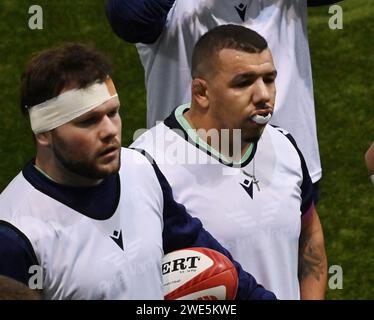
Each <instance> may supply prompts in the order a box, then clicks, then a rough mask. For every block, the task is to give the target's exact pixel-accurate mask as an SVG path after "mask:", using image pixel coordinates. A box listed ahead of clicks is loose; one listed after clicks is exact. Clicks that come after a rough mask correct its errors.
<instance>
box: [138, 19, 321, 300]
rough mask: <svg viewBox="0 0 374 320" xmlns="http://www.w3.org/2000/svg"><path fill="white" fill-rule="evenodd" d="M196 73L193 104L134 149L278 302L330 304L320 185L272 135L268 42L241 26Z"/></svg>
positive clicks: (272, 72)
mask: <svg viewBox="0 0 374 320" xmlns="http://www.w3.org/2000/svg"><path fill="white" fill-rule="evenodd" d="M191 68H192V75H193V81H192V87H191V94H192V101H191V103H188V104H185V105H181V106H179V107H177V108H176V109H175V110H174V111H173V112H172V114H171V115H170V116H169V117H168V118H167V119H166V120H165V121H164V122H162V123H160V124H158V125H156V126H155V127H153V128H152V129H150V130H149V131H148V132H146V133H145V134H143V135H142V136H140V137H139V138H138V140H136V141H135V142H134V144H133V147H135V148H138V149H143V150H145V151H146V152H147V153H149V154H150V156H151V157H152V158H154V159H155V162H156V163H157V165H158V166H159V168H160V170H161V171H162V173H163V174H164V175H165V177H166V179H167V180H168V182H169V183H170V185H171V187H172V189H173V194H174V196H175V199H176V200H177V201H178V202H180V203H181V204H183V205H184V207H185V208H186V209H187V212H188V213H190V214H191V215H192V216H194V217H197V218H199V219H200V220H201V221H202V223H203V225H204V227H205V228H206V229H207V231H209V232H210V233H211V234H212V236H213V237H215V238H216V239H217V240H218V241H219V242H220V243H222V244H224V245H225V246H226V247H227V248H228V250H229V251H230V252H231V253H232V255H233V256H234V257H235V259H237V260H238V262H239V263H241V264H242V266H243V268H244V269H246V270H247V271H249V272H250V273H251V274H252V275H254V277H255V278H256V279H257V280H258V281H259V282H260V283H261V284H262V285H264V286H265V288H267V289H269V290H271V291H273V292H274V293H275V295H276V296H277V297H278V298H279V299H300V298H302V299H323V298H324V292H325V286H326V279H327V261H326V254H325V249H324V240H323V232H322V227H321V224H320V221H319V218H318V214H317V212H316V210H315V208H314V203H313V198H312V195H313V188H312V181H311V179H310V176H309V173H308V170H307V168H306V164H305V161H304V158H303V156H302V154H301V152H300V151H299V150H298V148H297V146H296V143H295V141H294V140H293V138H292V137H291V136H290V135H289V134H288V133H287V132H285V131H284V130H282V129H279V128H275V127H273V126H270V125H267V122H268V121H269V119H270V116H271V115H272V114H273V111H274V103H275V93H276V90H275V78H276V75H277V71H276V69H275V67H274V63H273V58H272V54H271V52H270V49H269V48H268V46H267V42H266V40H265V39H264V38H263V37H261V36H260V35H259V34H258V33H256V32H255V31H252V30H251V29H249V28H246V27H242V26H235V25H223V26H220V27H216V28H213V29H211V30H210V31H208V32H207V33H206V34H205V35H203V36H202V37H201V38H200V39H199V40H198V42H197V44H196V46H195V48H194V50H193V54H192V66H191ZM171 228H172V227H171Z"/></svg>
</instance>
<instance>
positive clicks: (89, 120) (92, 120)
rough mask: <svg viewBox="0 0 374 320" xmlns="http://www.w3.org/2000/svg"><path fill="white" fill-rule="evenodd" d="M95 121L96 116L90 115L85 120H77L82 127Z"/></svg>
mask: <svg viewBox="0 0 374 320" xmlns="http://www.w3.org/2000/svg"><path fill="white" fill-rule="evenodd" d="M96 121H97V118H96V117H91V118H88V119H85V120H82V121H80V122H78V125H80V126H83V127H87V126H90V125H93V124H95V123H96Z"/></svg>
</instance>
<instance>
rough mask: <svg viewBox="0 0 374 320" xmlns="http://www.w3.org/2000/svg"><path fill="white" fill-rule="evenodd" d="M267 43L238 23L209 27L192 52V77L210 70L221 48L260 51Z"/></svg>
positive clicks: (250, 51)
mask: <svg viewBox="0 0 374 320" xmlns="http://www.w3.org/2000/svg"><path fill="white" fill-rule="evenodd" d="M267 47H268V43H267V42H266V40H265V39H264V38H263V37H262V36H260V35H259V34H258V33H257V32H255V31H253V30H251V29H249V28H246V27H242V26H238V25H233V24H226V25H222V26H219V27H216V28H213V29H211V30H210V31H208V32H207V33H205V34H204V35H203V36H202V37H201V38H200V39H199V40H198V41H197V43H196V45H195V47H194V50H193V53H192V67H191V75H192V78H196V77H199V76H201V75H202V73H203V72H207V71H208V72H211V71H213V70H214V67H215V58H216V56H217V55H218V53H219V52H220V51H221V50H222V49H234V50H238V51H244V52H248V53H261V52H262V51H263V50H265V49H267Z"/></svg>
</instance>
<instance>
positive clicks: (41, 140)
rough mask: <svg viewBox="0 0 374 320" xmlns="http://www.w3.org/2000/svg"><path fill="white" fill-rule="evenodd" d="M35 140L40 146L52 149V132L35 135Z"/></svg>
mask: <svg viewBox="0 0 374 320" xmlns="http://www.w3.org/2000/svg"><path fill="white" fill-rule="evenodd" d="M35 140H36V142H37V144H38V145H40V146H42V147H50V146H51V145H52V134H51V131H47V132H43V133H37V134H36V135H35Z"/></svg>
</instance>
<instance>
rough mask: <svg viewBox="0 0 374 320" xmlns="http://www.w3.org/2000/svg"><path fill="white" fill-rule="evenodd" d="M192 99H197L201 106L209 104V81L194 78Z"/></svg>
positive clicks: (204, 106) (205, 106)
mask: <svg viewBox="0 0 374 320" xmlns="http://www.w3.org/2000/svg"><path fill="white" fill-rule="evenodd" d="M191 90H192V92H191V95H192V100H194V101H196V102H197V103H198V104H199V105H200V106H201V107H203V108H207V107H208V106H209V95H208V87H207V83H206V81H205V80H203V79H199V78H196V79H193V80H192V89H191Z"/></svg>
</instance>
